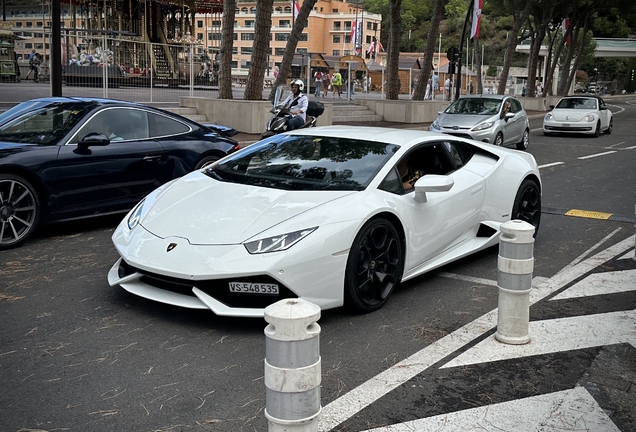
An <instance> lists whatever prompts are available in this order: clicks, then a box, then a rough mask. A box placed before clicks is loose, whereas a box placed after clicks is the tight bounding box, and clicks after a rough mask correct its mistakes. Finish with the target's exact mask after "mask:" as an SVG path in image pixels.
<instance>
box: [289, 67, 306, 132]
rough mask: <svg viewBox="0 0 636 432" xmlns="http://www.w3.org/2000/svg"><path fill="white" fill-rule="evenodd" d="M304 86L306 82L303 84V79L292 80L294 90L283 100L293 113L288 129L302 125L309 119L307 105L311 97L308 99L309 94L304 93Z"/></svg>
mask: <svg viewBox="0 0 636 432" xmlns="http://www.w3.org/2000/svg"><path fill="white" fill-rule="evenodd" d="M304 88H305V84H303V82H302V81H301V80H299V79H295V80H292V82H291V89H292V92H291V94H290V95H289V96H287V98H286V99H285V100H284V101H283V106H288V107H289V113H290V114H291V116H290V117H289V118H288V119H287V122H286V123H287V130H288V131H290V130H294V129H298V128H300V127H302V126H303V125H304V124H305V121H306V120H307V107H308V106H309V99H307V96H306V95H305V94H303V93H302V91H303V89H304Z"/></svg>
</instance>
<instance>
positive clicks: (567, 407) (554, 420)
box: [365, 387, 620, 432]
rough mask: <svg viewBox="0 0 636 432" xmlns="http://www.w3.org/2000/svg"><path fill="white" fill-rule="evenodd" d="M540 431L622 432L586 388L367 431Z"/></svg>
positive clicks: (576, 388)
mask: <svg viewBox="0 0 636 432" xmlns="http://www.w3.org/2000/svg"><path fill="white" fill-rule="evenodd" d="M537 429H541V430H594V431H601V430H602V431H607V432H620V429H618V427H617V426H616V425H615V424H614V423H613V422H612V420H611V419H610V418H609V417H608V416H607V414H605V411H603V409H602V408H601V407H600V405H599V404H598V403H597V402H596V399H594V397H593V396H592V395H591V394H590V393H589V392H588V391H587V390H586V389H585V387H575V388H573V389H570V390H563V391H559V392H554V393H547V394H542V395H539V396H531V397H527V398H523V399H517V400H511V401H508V402H501V403H496V404H492V405H486V406H482V407H477V408H469V409H465V410H462V411H455V412H451V413H448V414H440V415H436V416H433V417H428V418H424V419H419V420H412V421H409V422H406V423H402V424H394V425H390V426H385V427H381V428H377V429H371V430H368V431H365V432H413V431H418V432H434V431H435V432H437V431H442V430H447V431H475V430H480V431H481V430H484V431H489V430H507V431H513V430H516V431H525V430H537Z"/></svg>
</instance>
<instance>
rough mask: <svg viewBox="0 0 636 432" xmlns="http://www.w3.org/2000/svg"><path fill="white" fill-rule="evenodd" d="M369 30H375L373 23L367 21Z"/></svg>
mask: <svg viewBox="0 0 636 432" xmlns="http://www.w3.org/2000/svg"><path fill="white" fill-rule="evenodd" d="M367 30H373V23H372V22H371V21H367Z"/></svg>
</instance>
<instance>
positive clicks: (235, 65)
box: [232, 60, 238, 69]
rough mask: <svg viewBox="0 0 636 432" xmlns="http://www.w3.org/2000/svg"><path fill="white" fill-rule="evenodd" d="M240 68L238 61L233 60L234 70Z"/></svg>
mask: <svg viewBox="0 0 636 432" xmlns="http://www.w3.org/2000/svg"><path fill="white" fill-rule="evenodd" d="M237 67H238V62H237V61H236V60H232V69H236V68H237Z"/></svg>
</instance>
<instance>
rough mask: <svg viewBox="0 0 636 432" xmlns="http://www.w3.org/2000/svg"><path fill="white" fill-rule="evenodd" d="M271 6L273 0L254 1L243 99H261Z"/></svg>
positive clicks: (267, 49)
mask: <svg viewBox="0 0 636 432" xmlns="http://www.w3.org/2000/svg"><path fill="white" fill-rule="evenodd" d="M273 8H274V0H258V1H257V2H256V28H255V29H254V45H253V51H252V56H251V58H250V73H249V74H248V75H247V84H246V85H245V96H244V99H245V100H261V99H262V98H263V83H264V78H265V70H266V69H267V56H268V55H269V46H270V43H269V42H270V38H271V32H272V9H273Z"/></svg>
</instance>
